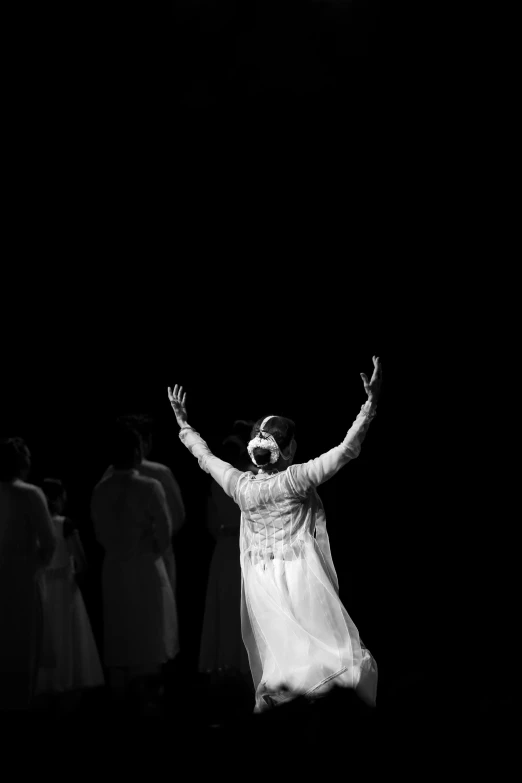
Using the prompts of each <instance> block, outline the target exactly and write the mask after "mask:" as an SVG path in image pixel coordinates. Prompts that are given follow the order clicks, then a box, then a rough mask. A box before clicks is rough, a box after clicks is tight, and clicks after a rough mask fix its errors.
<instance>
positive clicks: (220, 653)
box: [199, 422, 257, 682]
mask: <svg viewBox="0 0 522 783" xmlns="http://www.w3.org/2000/svg"><path fill="white" fill-rule="evenodd" d="M253 423H254V422H251V423H245V422H236V424H235V426H234V433H233V434H231V435H229V436H228V437H227V438H225V440H224V441H223V444H222V445H223V452H222V457H223V459H224V460H225V461H226V462H230V464H232V465H233V466H234V467H235V468H237V469H238V470H240V471H245V470H252V471H254V472H257V468H256V467H255V465H253V463H252V462H251V460H250V457H249V456H248V452H247V443H248V439H247V438H245V437H244V433H243V432H241V425H242V424H243V425H244V424H246V426H247V427H248V432H250V429H251V427H252V425H253ZM238 432H239V433H241V434H238ZM240 522H241V512H240V511H239V509H238V507H237V505H236V504H235V503H234V501H233V500H232V498H230V497H229V496H228V495H227V494H226V493H225V492H224V491H223V489H222V488H221V487H220V486H219V485H218V484H217V483H216V482H215V481H213V482H212V485H211V492H210V497H209V499H208V503H207V527H208V529H209V531H210V533H211V534H212V536H213V537H214V538H215V540H216V546H215V549H214V553H213V556H212V561H211V564H210V571H209V579H208V585H207V596H206V602H205V614H204V619H203V631H202V635H201V649H200V657H199V670H200V672H204V673H206V674H211V675H212V680H213V681H214V682H222V681H223V680H228V681H230V679H235V680H241V679H243V680H244V679H247V680H249V679H250V667H249V665H248V656H247V652H246V649H245V645H244V644H243V639H242V636H241V616H240V611H239V610H240V606H241V567H240V563H239V528H240Z"/></svg>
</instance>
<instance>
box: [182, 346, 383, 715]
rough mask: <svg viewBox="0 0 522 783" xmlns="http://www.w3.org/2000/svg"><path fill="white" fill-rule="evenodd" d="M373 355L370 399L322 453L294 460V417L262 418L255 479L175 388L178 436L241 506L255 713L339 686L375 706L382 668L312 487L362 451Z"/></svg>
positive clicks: (245, 620) (244, 623)
mask: <svg viewBox="0 0 522 783" xmlns="http://www.w3.org/2000/svg"><path fill="white" fill-rule="evenodd" d="M373 361H374V366H375V369H374V374H373V376H372V379H371V381H370V382H368V380H367V378H366V376H365V375H362V378H363V382H364V387H365V390H366V392H367V394H368V401H367V402H366V403H365V404H364V405H363V406H362V407H361V411H360V413H359V415H358V416H357V418H356V420H355V422H354V423H353V425H352V426H351V427H350V429H349V430H348V432H347V434H346V437H345V438H344V440H343V442H342V443H341V444H340V445H339V446H337V447H335V448H333V449H331V450H330V451H328V452H326V453H325V454H322V455H321V456H320V457H318V458H316V459H312V460H310V461H309V462H306V463H304V464H300V465H293V464H292V463H293V458H294V456H295V452H296V448H297V446H296V441H295V424H294V422H293V421H292V420H291V419H287V418H285V417H282V416H266V417H265V418H263V419H259V421H258V422H257V423H256V425H255V426H254V428H253V431H252V439H251V441H250V442H249V444H248V453H249V455H250V457H251V459H252V461H253V462H254V463H255V464H256V465H257V466H258V467H259V472H258V473H257V475H256V474H254V473H252V472H250V471H243V472H242V471H239V470H237V469H236V468H234V467H233V466H232V465H230V464H229V463H227V462H224V461H223V460H221V459H218V458H217V457H215V456H214V455H213V454H212V452H211V451H210V449H209V448H208V446H207V444H206V443H205V441H204V440H203V439H202V438H201V437H200V435H199V434H198V433H197V432H195V431H194V429H193V428H192V427H191V426H190V425H189V424H188V421H187V411H186V405H185V402H186V394H185V395H183V389H178V387H177V386H175V387H174V390H173V391H171V390H170V388H169V399H170V401H171V405H172V407H173V410H174V413H175V415H176V420H177V422H178V424H179V426H180V439H181V441H182V442H183V443H184V444H185V446H186V447H187V448H188V449H189V450H190V451H191V453H192V454H193V455H194V456H195V457H197V458H198V461H199V464H200V467H201V468H202V469H203V470H206V471H207V472H208V473H210V474H211V476H212V477H213V478H214V479H215V480H216V481H217V482H218V483H219V484H220V486H221V487H222V488H223V489H224V490H225V492H226V493H227V495H228V496H229V497H231V498H232V499H233V500H234V501H235V502H236V503H237V505H238V506H239V507H240V509H241V529H240V558H241V571H242V593H241V630H242V635H243V641H244V643H245V646H246V648H247V651H248V656H249V662H250V669H251V672H252V678H253V680H254V686H255V689H256V705H255V711H256V712H261V711H263V710H265V709H268V708H269V707H272V706H276V705H278V704H283V703H285V702H288V701H290V700H292V699H295V697H296V696H298V695H302V696H306V697H307V698H309V699H315V698H317V697H319V696H324V695H325V694H326V693H328V692H329V691H330V690H331V689H332V688H333V687H334V686H336V685H338V686H342V687H349V688H355V689H357V692H358V694H359V695H360V696H361V697H362V698H363V699H365V700H366V701H367V702H368V703H370V704H375V701H376V691H377V666H376V664H375V661H374V659H373V658H372V656H371V654H370V652H369V650H367V649H366V648H365V647H364V645H363V644H362V642H361V640H360V638H359V632H358V630H357V628H356V626H355V624H354V623H353V621H352V620H351V618H350V616H349V615H348V612H347V611H346V609H345V608H344V606H343V604H342V603H341V601H340V598H339V585H338V581H337V575H336V572H335V568H334V565H333V561H332V556H331V553H330V544H329V540H328V534H327V531H326V518H325V513H324V508H323V505H322V503H321V500H320V498H319V495H318V494H317V491H316V487H318V486H319V485H320V484H322V483H324V482H325V481H327V480H328V479H329V478H331V477H332V476H334V475H335V474H336V473H337V472H338V471H339V470H340V468H341V467H343V465H346V464H347V463H348V462H349V461H350V460H352V459H354V458H356V457H357V456H358V455H359V453H360V449H361V443H362V441H363V439H364V437H365V435H366V431H367V429H368V425H369V423H370V421H371V420H372V418H373V417H374V416H375V408H376V403H377V398H378V394H379V390H380V385H381V370H380V364H379V360H378V359H377V358H376V357H374V359H373Z"/></svg>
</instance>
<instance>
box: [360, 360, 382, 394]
mask: <svg viewBox="0 0 522 783" xmlns="http://www.w3.org/2000/svg"><path fill="white" fill-rule="evenodd" d="M372 359H373V365H374V369H373V375H372V379H371V381H368V376H367V375H365V374H364V373H363V372H362V373H361V378H362V379H363V383H364V391H365V392H366V394H367V395H368V399H369V400H370V402H373V403H376V402H377V400H378V398H379V394H380V391H381V384H382V367H381V362H380V360H379V357H378V356H373V357H372Z"/></svg>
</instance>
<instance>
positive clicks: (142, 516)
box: [91, 425, 179, 698]
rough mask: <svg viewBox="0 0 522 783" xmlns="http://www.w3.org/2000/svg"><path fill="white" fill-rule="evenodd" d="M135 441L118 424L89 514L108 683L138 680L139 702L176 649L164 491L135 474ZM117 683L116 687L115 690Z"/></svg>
mask: <svg viewBox="0 0 522 783" xmlns="http://www.w3.org/2000/svg"><path fill="white" fill-rule="evenodd" d="M140 461H141V444H140V440H139V436H138V434H137V433H136V432H134V431H133V430H131V429H130V428H128V427H126V426H123V425H120V426H119V427H117V428H116V432H115V433H114V438H113V445H112V464H113V471H112V473H111V475H109V476H107V478H104V479H102V481H100V482H99V483H98V484H97V485H96V487H95V488H94V491H93V495H92V501H91V514H92V520H93V523H94V530H95V534H96V538H97V540H98V541H99V543H100V544H101V545H102V547H103V548H104V550H105V558H104V563H103V572H102V591H103V607H104V660H105V664H106V666H107V667H109V668H110V669H111V682H112V684H113V685H114V686H115V687H118V684H119V683H120V677H119V676H118V675H119V674H121V675H122V676H123V675H126V677H125V679H126V680H127V681H129V680H132V679H138V680H139V681H140V687H141V688H142V694H143V695H144V697H145V698H149V697H151V696H152V693H151V691H154V689H155V688H157V687H158V682H157V677H156V678H154V675H158V674H159V673H160V670H161V665H162V664H164V663H166V662H167V661H168V660H170V659H173V658H174V657H175V656H176V655H177V653H178V651H179V643H178V618H177V612H176V603H175V600H174V594H173V592H172V587H171V584H170V581H169V578H168V575H167V571H166V568H165V562H164V559H163V556H164V553H165V552H166V550H167V549H168V548H169V546H170V531H171V523H170V517H169V512H168V508H167V503H166V499H165V492H164V490H163V487H162V486H161V484H160V483H159V481H156V480H155V479H151V478H148V477H146V476H141V475H140V474H139V473H138V470H137V467H138V465H139V464H140ZM123 684H124V683H123V682H121V685H123Z"/></svg>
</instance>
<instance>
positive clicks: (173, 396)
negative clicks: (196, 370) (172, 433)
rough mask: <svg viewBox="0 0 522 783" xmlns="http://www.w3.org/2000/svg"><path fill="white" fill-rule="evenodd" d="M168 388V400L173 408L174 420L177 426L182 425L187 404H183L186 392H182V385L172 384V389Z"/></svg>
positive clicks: (185, 416) (184, 421)
mask: <svg viewBox="0 0 522 783" xmlns="http://www.w3.org/2000/svg"><path fill="white" fill-rule="evenodd" d="M168 389H169V400H170V404H171V405H172V408H173V410H174V414H175V416H176V421H177V422H178V424H179V426H180V427H182V426H183V424H185V423H186V421H187V406H186V404H185V401H186V399H187V394H186V392H185V394H183V387H182V386H177V385H176V386H174V388H173V389H171V388H170V386H169V387H168Z"/></svg>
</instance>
